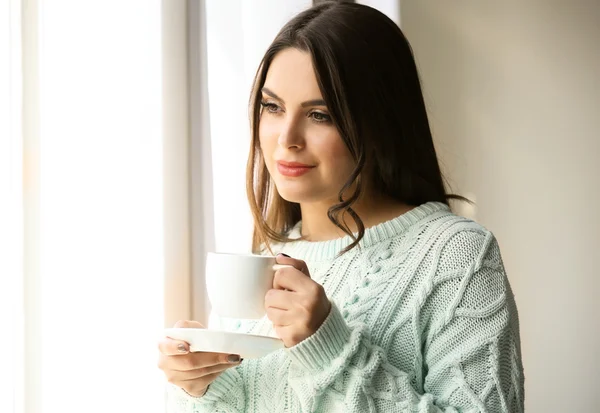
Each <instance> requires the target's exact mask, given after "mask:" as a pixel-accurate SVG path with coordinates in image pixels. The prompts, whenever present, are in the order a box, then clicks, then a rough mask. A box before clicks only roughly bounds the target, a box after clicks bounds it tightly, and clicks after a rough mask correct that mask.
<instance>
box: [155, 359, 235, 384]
mask: <svg viewBox="0 0 600 413" xmlns="http://www.w3.org/2000/svg"><path fill="white" fill-rule="evenodd" d="M238 364H239V363H238ZM235 366H236V365H231V364H230V365H225V364H218V365H216V366H208V367H204V368H201V369H196V370H189V371H179V370H168V371H166V372H165V375H166V376H167V378H168V379H169V381H176V382H182V381H190V380H197V379H200V378H203V377H206V376H209V375H211V374H215V373H221V372H223V371H225V370H227V369H230V368H232V367H235Z"/></svg>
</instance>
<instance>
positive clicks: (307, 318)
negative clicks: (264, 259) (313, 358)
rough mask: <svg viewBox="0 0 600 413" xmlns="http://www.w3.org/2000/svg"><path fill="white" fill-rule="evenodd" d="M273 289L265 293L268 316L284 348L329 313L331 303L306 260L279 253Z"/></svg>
mask: <svg viewBox="0 0 600 413" xmlns="http://www.w3.org/2000/svg"><path fill="white" fill-rule="evenodd" d="M276 260H277V263H278V264H286V265H291V266H292V267H293V268H292V267H285V268H280V269H279V270H277V271H276V272H275V277H274V279H273V289H272V290H269V292H268V293H267V295H266V296H265V308H266V309H267V317H268V318H269V320H271V322H272V323H273V326H274V327H275V331H276V332H277V335H278V336H279V338H281V339H282V340H283V343H284V344H285V346H286V347H287V348H290V347H293V346H295V345H296V344H298V343H300V342H302V341H303V340H305V339H306V338H308V337H310V336H312V335H313V334H314V333H315V332H316V331H317V330H318V329H319V327H321V324H323V321H325V319H326V318H327V316H328V315H329V311H330V310H331V303H330V302H329V299H328V298H327V295H326V294H325V290H324V289H323V286H321V284H318V283H316V282H315V281H313V280H312V279H311V278H310V274H309V272H308V267H307V266H306V263H305V262H304V261H301V260H296V259H294V258H290V257H287V256H284V255H283V254H279V255H278V256H277V258H276Z"/></svg>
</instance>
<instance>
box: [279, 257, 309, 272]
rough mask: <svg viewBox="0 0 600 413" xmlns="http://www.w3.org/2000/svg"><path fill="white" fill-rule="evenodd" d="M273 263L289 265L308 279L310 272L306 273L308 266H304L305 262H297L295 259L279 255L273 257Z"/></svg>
mask: <svg viewBox="0 0 600 413" xmlns="http://www.w3.org/2000/svg"><path fill="white" fill-rule="evenodd" d="M275 262H276V263H277V264H284V265H291V266H292V267H294V268H295V269H297V270H298V271H300V272H301V273H303V274H304V275H306V276H307V277H310V271H308V266H307V265H306V262H304V261H302V260H297V259H295V258H292V257H289V256H286V255H284V254H281V253H280V254H277V256H276V257H275Z"/></svg>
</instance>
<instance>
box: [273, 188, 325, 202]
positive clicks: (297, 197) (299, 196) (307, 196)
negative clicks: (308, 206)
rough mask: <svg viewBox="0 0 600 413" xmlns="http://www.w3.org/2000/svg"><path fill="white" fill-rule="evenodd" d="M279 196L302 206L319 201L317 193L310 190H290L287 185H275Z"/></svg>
mask: <svg viewBox="0 0 600 413" xmlns="http://www.w3.org/2000/svg"><path fill="white" fill-rule="evenodd" d="M276 188H277V192H278V193H279V196H281V197H282V198H283V199H285V200H286V201H288V202H294V203H297V204H302V203H306V202H315V201H318V200H319V199H320V197H319V195H318V192H317V191H315V190H314V189H312V188H290V187H289V186H288V185H276Z"/></svg>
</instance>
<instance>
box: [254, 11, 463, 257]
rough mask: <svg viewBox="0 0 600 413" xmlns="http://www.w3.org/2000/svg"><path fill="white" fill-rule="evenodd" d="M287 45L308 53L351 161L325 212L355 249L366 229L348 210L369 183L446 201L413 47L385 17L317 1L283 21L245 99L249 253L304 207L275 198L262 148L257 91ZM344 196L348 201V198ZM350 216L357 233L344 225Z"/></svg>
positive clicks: (412, 197)
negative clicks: (248, 131)
mask: <svg viewBox="0 0 600 413" xmlns="http://www.w3.org/2000/svg"><path fill="white" fill-rule="evenodd" d="M287 48H296V49H298V50H301V51H304V52H307V53H309V54H310V56H311V59H312V64H313V67H314V70H315V75H316V78H317V82H318V85H319V88H320V90H321V93H322V95H323V99H324V101H325V103H326V105H327V108H328V110H329V114H330V116H331V118H332V121H333V124H334V125H335V127H336V128H337V130H338V131H339V134H340V135H341V137H342V139H343V141H344V143H345V144H346V146H347V147H348V149H349V151H350V153H351V155H352V157H353V158H354V160H355V168H354V170H353V172H352V173H351V174H350V176H349V177H348V180H347V182H346V183H345V185H344V186H343V188H342V189H341V190H340V192H339V199H338V200H339V202H338V203H337V204H335V205H333V206H332V207H330V208H329V210H328V217H329V219H330V220H331V222H332V223H334V224H335V225H336V226H337V227H338V228H340V229H341V230H342V231H344V232H345V233H346V234H348V235H349V236H351V237H352V240H353V242H352V243H351V244H350V245H348V246H347V247H346V248H345V249H344V250H342V251H341V252H340V253H344V252H346V251H348V250H350V249H352V248H354V247H355V246H356V245H358V243H359V241H360V240H361V238H362V237H363V236H364V232H365V227H364V224H363V222H362V220H361V219H360V217H359V216H358V215H357V214H356V212H355V211H354V210H353V209H352V205H353V204H354V203H355V202H356V201H357V200H358V198H359V197H360V195H361V193H363V192H364V190H365V185H370V186H371V187H370V188H371V189H373V190H375V191H376V192H377V193H381V194H384V195H387V196H389V197H391V198H393V199H395V200H398V201H401V202H404V203H406V204H408V205H415V206H417V205H421V204H423V203H425V202H429V201H438V202H443V203H446V204H448V200H449V199H451V198H454V199H462V200H464V198H462V197H460V196H458V195H452V194H448V193H447V192H446V187H445V181H444V178H443V176H442V173H441V170H440V166H439V163H438V159H437V156H436V152H435V148H434V144H433V139H432V136H431V130H430V128H429V121H428V118H427V112H426V109H425V102H424V100H423V93H422V91H421V84H420V81H419V75H418V72H417V67H416V64H415V60H414V57H413V53H412V50H411V47H410V45H409V43H408V41H407V39H406V38H405V36H404V34H403V33H402V31H401V30H400V28H399V27H398V26H397V25H396V24H395V23H394V22H393V21H392V20H390V19H389V18H388V17H387V16H385V15H384V14H383V13H381V12H379V11H377V10H375V9H373V8H371V7H368V6H364V5H360V4H355V3H343V2H325V3H320V4H318V5H316V6H314V7H312V8H310V9H307V10H305V11H303V12H301V13H300V14H298V15H297V16H296V17H294V18H293V19H292V20H291V21H289V22H288V23H287V24H286V25H285V26H284V27H283V28H282V29H281V31H280V32H279V33H278V34H277V36H276V37H275V40H274V41H273V42H272V43H271V45H270V46H269V48H268V50H267V51H266V53H265V55H264V57H263V59H262V61H261V63H260V66H259V68H258V71H257V73H256V77H255V79H254V85H253V89H252V93H251V96H250V102H249V107H250V123H251V130H252V139H251V140H252V142H251V146H250V153H249V157H248V165H247V176H246V191H247V195H248V200H249V203H250V208H251V210H252V214H253V217H254V224H255V225H254V234H253V242H252V248H253V251H255V252H257V251H258V250H259V249H260V248H261V247H266V249H268V250H270V244H271V242H290V241H292V240H291V239H290V238H289V237H288V236H287V233H288V232H289V230H290V229H291V228H292V227H293V226H294V225H296V223H298V221H300V219H301V214H300V205H299V204H297V203H293V202H288V201H286V200H285V199H283V198H282V197H281V196H280V195H279V193H278V192H277V188H276V187H275V185H274V183H273V181H272V179H271V177H270V175H269V172H268V171H267V168H266V165H265V161H264V158H263V155H262V151H261V148H260V140H259V132H258V131H259V122H260V116H261V105H260V102H261V89H262V87H263V85H264V83H265V79H266V76H267V72H268V70H269V67H270V65H271V62H272V61H273V59H274V57H275V56H276V55H277V53H279V52H280V51H282V50H284V49H287ZM349 192H350V194H349V195H348V193H349ZM345 215H348V216H350V217H351V218H352V219H353V220H354V222H355V224H356V227H357V228H358V233H357V234H356V235H355V234H353V232H352V231H351V230H350V228H349V226H348V225H347V223H346V221H345V219H344V218H345Z"/></svg>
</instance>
